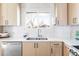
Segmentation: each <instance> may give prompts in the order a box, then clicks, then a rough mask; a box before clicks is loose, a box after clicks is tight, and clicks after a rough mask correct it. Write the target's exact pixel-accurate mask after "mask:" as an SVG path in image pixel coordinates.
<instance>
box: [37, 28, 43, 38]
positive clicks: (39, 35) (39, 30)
mask: <svg viewBox="0 0 79 59" xmlns="http://www.w3.org/2000/svg"><path fill="white" fill-rule="evenodd" d="M40 32H41V29H38V37H42V35H41V34H40Z"/></svg>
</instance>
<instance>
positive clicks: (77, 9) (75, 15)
mask: <svg viewBox="0 0 79 59" xmlns="http://www.w3.org/2000/svg"><path fill="white" fill-rule="evenodd" d="M68 20H69V24H70V25H79V3H69V4H68Z"/></svg>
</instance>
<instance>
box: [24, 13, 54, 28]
mask: <svg viewBox="0 0 79 59" xmlns="http://www.w3.org/2000/svg"><path fill="white" fill-rule="evenodd" d="M26 15H27V17H26V19H27V21H26V22H25V24H26V25H27V27H29V28H30V27H31V28H42V27H50V26H51V25H52V19H53V18H52V14H51V13H46V12H41V13H40V12H29V13H26Z"/></svg>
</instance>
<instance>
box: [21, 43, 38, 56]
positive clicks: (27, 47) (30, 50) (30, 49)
mask: <svg viewBox="0 0 79 59" xmlns="http://www.w3.org/2000/svg"><path fill="white" fill-rule="evenodd" d="M22 52H23V56H35V53H36V52H35V48H34V42H23V50H22Z"/></svg>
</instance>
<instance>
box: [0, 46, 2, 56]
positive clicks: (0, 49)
mask: <svg viewBox="0 0 79 59" xmlns="http://www.w3.org/2000/svg"><path fill="white" fill-rule="evenodd" d="M1 55H2V48H1V47H0V56H1Z"/></svg>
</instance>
